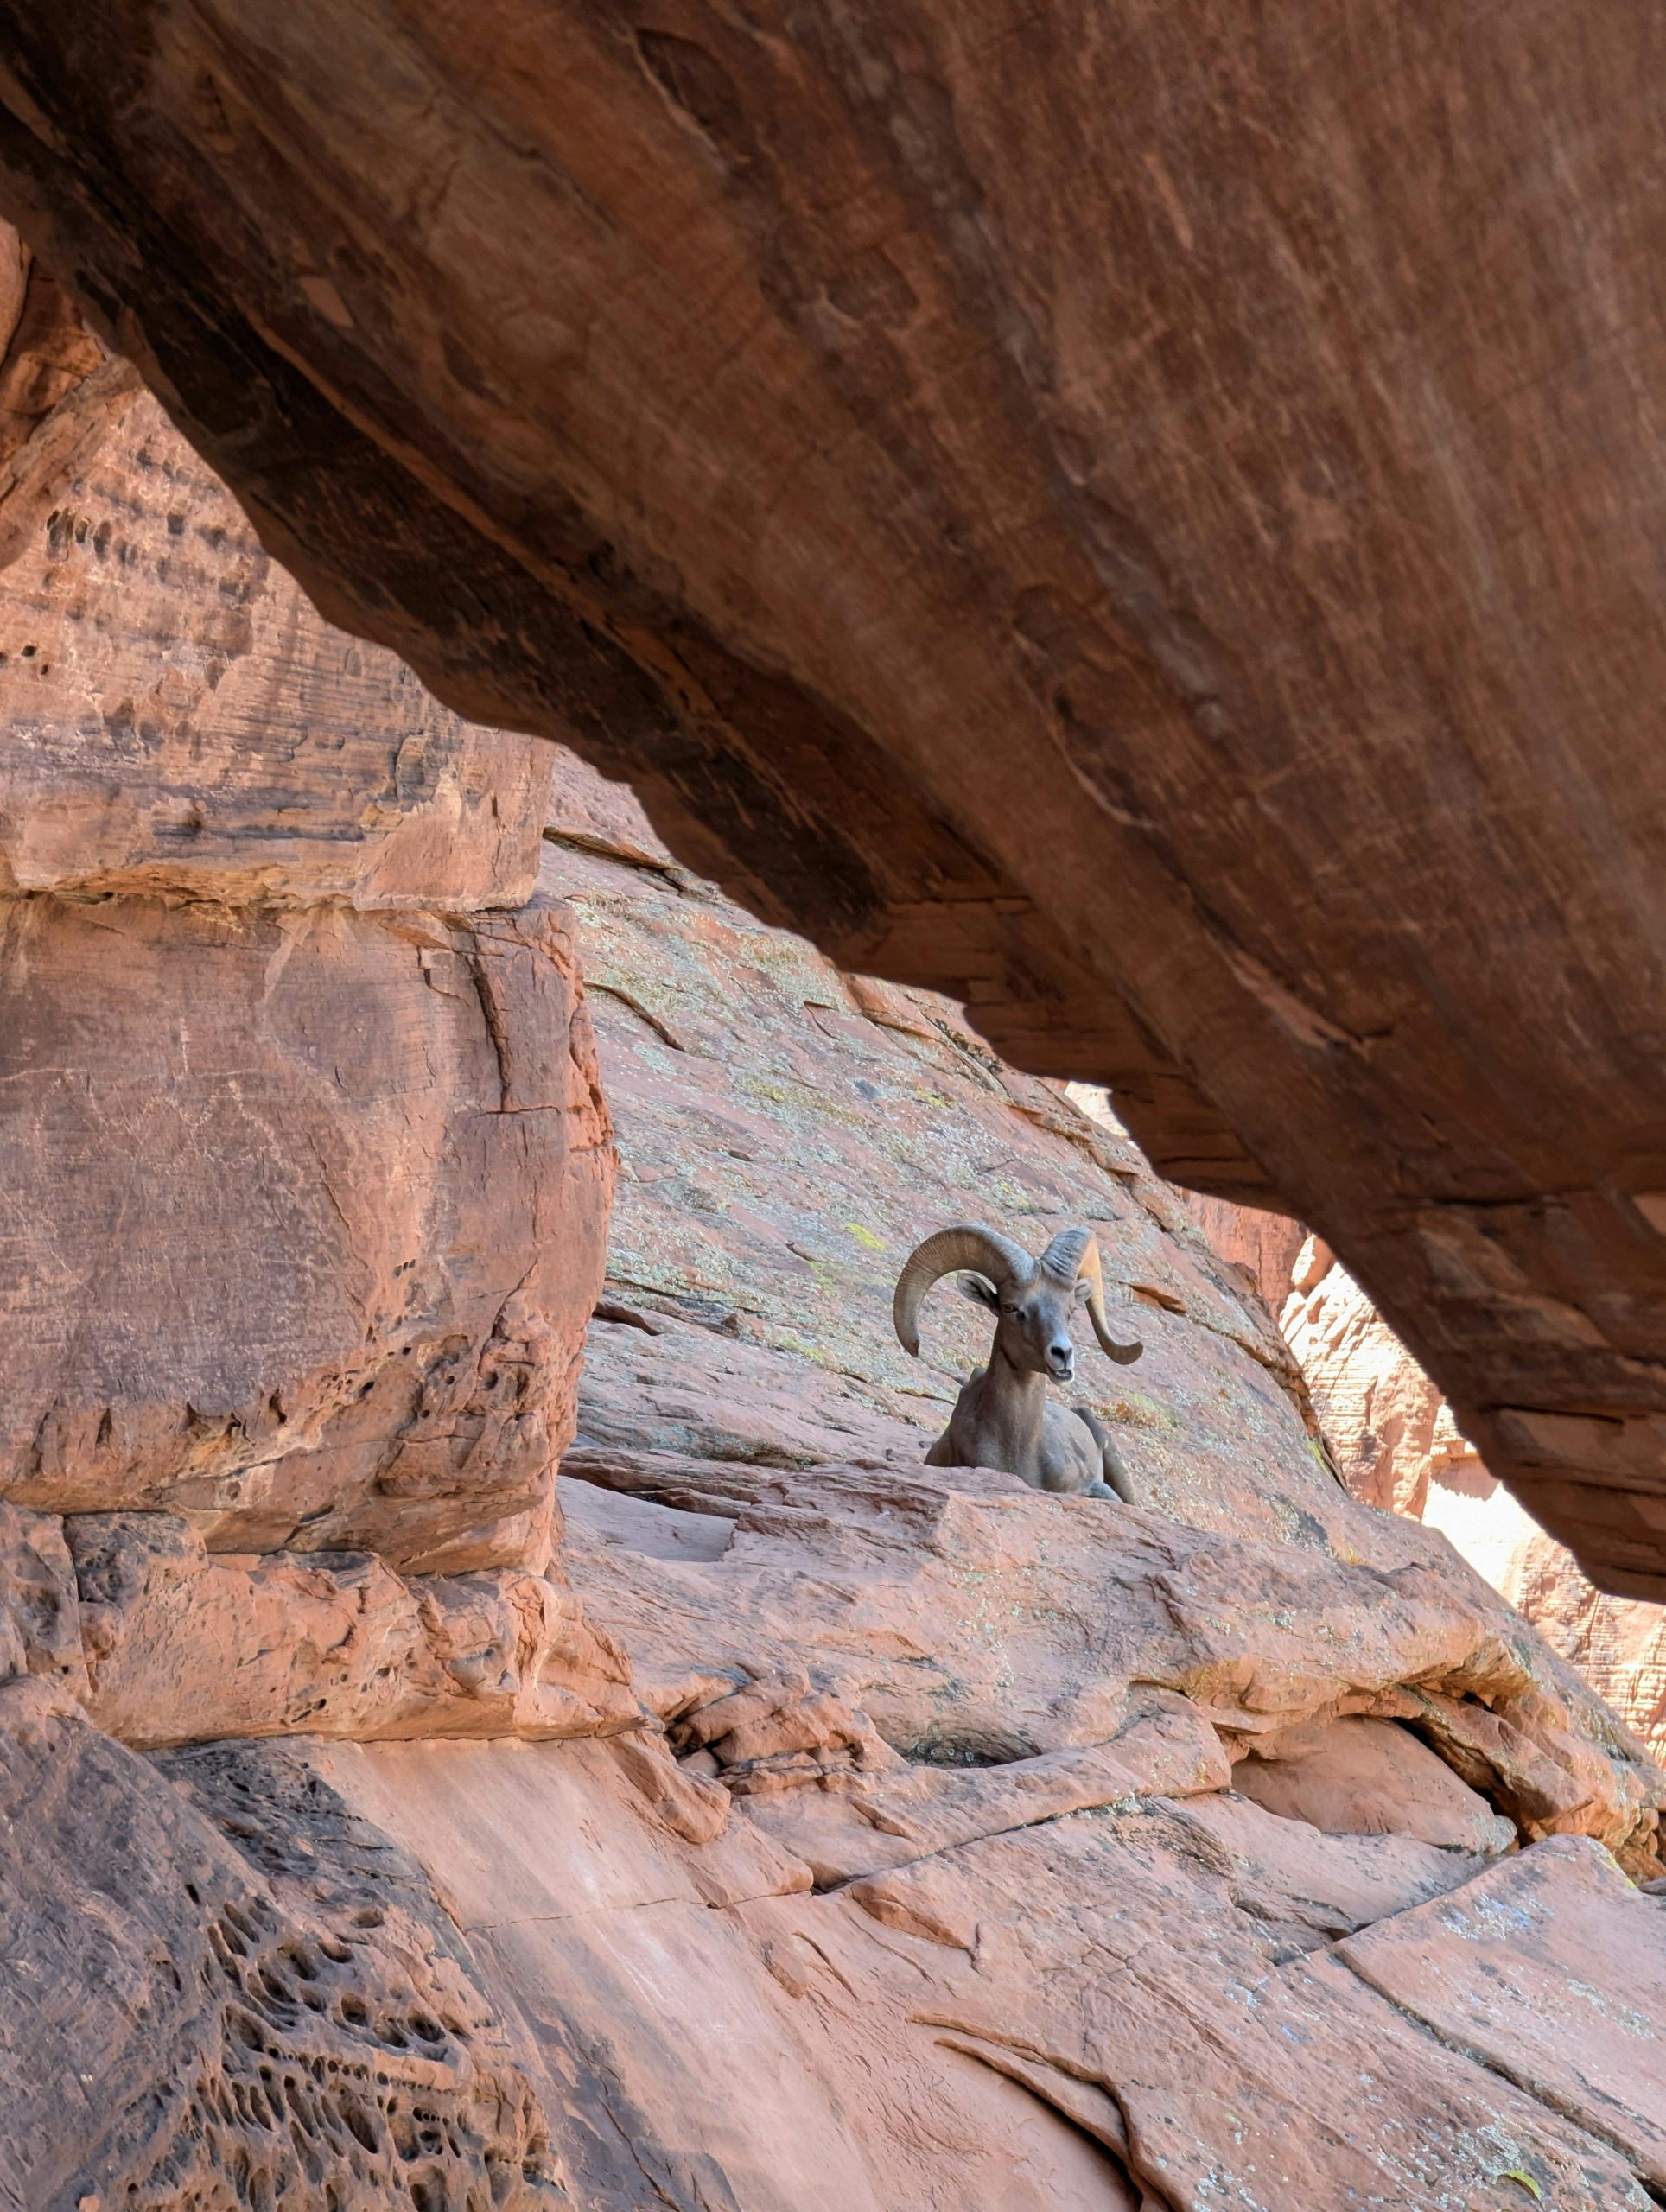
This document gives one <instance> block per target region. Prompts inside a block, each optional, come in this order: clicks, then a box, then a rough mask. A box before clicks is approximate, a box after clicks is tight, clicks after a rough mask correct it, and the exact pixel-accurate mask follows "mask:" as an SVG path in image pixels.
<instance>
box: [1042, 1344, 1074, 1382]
mask: <svg viewBox="0 0 1666 2212" xmlns="http://www.w3.org/2000/svg"><path fill="white" fill-rule="evenodd" d="M1047 1359H1048V1362H1049V1363H1050V1364H1051V1366H1052V1370H1053V1372H1054V1374H1055V1375H1059V1376H1062V1377H1063V1378H1064V1380H1065V1382H1066V1383H1068V1382H1069V1381H1070V1377H1071V1368H1073V1367H1074V1366H1075V1364H1076V1347H1075V1345H1074V1344H1071V1340H1070V1338H1068V1337H1061V1338H1059V1340H1058V1342H1057V1343H1055V1344H1049V1345H1048V1346H1047Z"/></svg>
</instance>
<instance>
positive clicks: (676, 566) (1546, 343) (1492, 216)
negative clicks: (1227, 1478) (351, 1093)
mask: <svg viewBox="0 0 1666 2212" xmlns="http://www.w3.org/2000/svg"><path fill="white" fill-rule="evenodd" d="M0 20H3V22H4V24H5V27H6V29H7V32H8V34H9V36H8V39H7V48H6V50H7V54H8V63H7V72H6V75H5V79H4V83H3V86H0V195H3V199H4V201H5V204H6V206H7V207H8V208H9V210H10V212H11V213H14V214H15V216H16V219H18V220H19V221H20V222H22V223H23V225H24V226H25V227H26V229H27V230H28V232H29V235H30V237H31V238H32V239H33V240H34V242H35V244H36V245H38V246H39V247H40V248H41V250H42V251H44V252H46V253H47V254H48V258H49V259H50V260H51V262H52V264H53V266H54V269H56V270H59V271H60V273H61V274H62V275H63V277H65V279H66V281H67V282H68V283H70V284H71V285H72V286H73V289H74V291H75V293H76V296H77V297H78V299H79V300H80V301H81V302H83V303H84V304H85V306H86V309H87V311H88V312H89V313H90V314H91V315H92V316H93V318H94V319H95V321H97V324H98V327H99V329H100V330H101V331H102V332H103V333H104V334H105V337H106V338H107V339H109V340H111V341H112V342H114V343H117V344H118V346H119V347H120V348H121V349H122V350H123V351H124V352H125V353H128V354H129V355H130V357H131V358H133V359H136V360H137V362H138V363H139V364H140V365H141V366H142V367H143V372H144V373H145V376H146V378H147V380H148V381H149V383H150V385H152V387H153V388H154V389H156V390H158V391H162V393H164V394H165V395H166V397H167V398H168V400H169V405H170V407H171V408H172V409H173V410H175V416H176V417H177V419H178V420H179V421H180V422H181V423H183V424H185V425H186V426H188V429H189V433H190V435H191V436H192V438H193V440H194V442H197V443H198V444H199V445H200V447H201V448H202V449H203V450H205V451H206V452H207V454H209V456H210V457H211V458H212V459H213V461H215V463H216V465H217V466H219V467H221V468H222V469H223V470H224V471H225V473H226V476H227V478H228V480H230V481H231V482H232V485H233V486H234V488H235V489H236V490H237V492H238V494H239V496H240V497H242V498H243V499H245V500H246V501H247V502H248V503H249V505H250V506H251V511H252V512H255V513H256V514H257V516H258V519H259V522H260V526H261V528H262V530H263V532H264V535H265V537H266V540H267V542H268V543H269V544H270V545H271V546H272V547H274V548H275V549H276V550H279V551H280V552H282V553H283V555H284V556H285V557H286V558H287V559H289V561H290V562H291V563H293V564H294V565H295V566H296V569H297V571H298V573H300V574H301V575H302V577H303V579H304V580H305V581H306V582H308V585H309V587H310V588H312V589H313V590H314V591H315V596H316V597H317V598H318V600H319V602H320V604H321V605H323V606H324V607H326V608H327V610H328V611H330V612H331V613H333V614H334V615H335V617H336V618H337V619H339V620H342V621H344V622H345V623H347V624H348V625H349V626H352V627H354V628H356V629H359V630H362V631H364V632H366V633H368V634H371V635H372V636H375V637H377V638H378V639H379V640H380V641H381V642H382V643H384V644H387V645H393V646H395V647H396V648H397V649H398V650H399V651H401V652H404V654H405V655H406V657H407V658H410V660H411V661H412V663H413V664H415V665H416V666H417V667H418V668H420V669H421V670H422V671H423V672H424V673H425V674H426V675H427V677H429V680H430V681H431V682H432V683H434V684H435V685H436V688H437V689H438V690H440V691H441V692H442V695H443V696H446V697H448V699H449V700H451V701H452V702H453V703H455V704H456V705H458V706H459V707H460V708H461V709H463V710H464V711H466V712H467V713H470V714H472V715H476V716H478V717H479V718H480V719H481V720H484V721H502V722H507V723H509V724H511V725H512V726H517V727H527V728H537V729H541V730H543V731H544V732H545V733H546V734H551V735H555V736H566V735H569V734H576V735H577V738H578V740H579V741H580V742H581V743H582V746H583V747H584V748H585V749H586V750H587V751H588V753H589V755H590V756H591V757H592V758H593V759H595V760H597V761H598V762H600V763H601V764H602V765H605V766H609V767H611V768H612V769H614V771H616V772H620V773H624V774H628V775H629V776H630V777H632V778H633V779H637V780H639V782H640V784H641V785H642V787H643V788H644V790H645V791H647V792H648V793H649V794H650V798H651V804H652V810H653V811H654V814H655V817H656V819H657V820H658V821H659V822H660V823H661V825H662V827H663V828H664V829H665V831H666V834H667V835H668V836H671V838H672V841H673V842H674V843H675V844H676V846H677V850H678V852H679V853H680V854H682V855H684V857H685V858H686V859H688V860H689V861H690V862H691V863H692V864H693V865H696V866H697V867H698V868H701V869H702V870H703V872H704V873H706V874H710V875H713V876H715V877H720V878H721V879H722V880H724V881H725V882H726V883H727V885H728V887H729V888H730V889H731V890H734V891H736V892H738V893H740V894H741V896H742V897H743V898H745V899H747V902H748V903H749V904H750V905H751V906H753V907H754V911H757V912H761V913H764V914H766V915H767V916H768V917H769V918H771V919H773V920H778V921H784V922H786V923H789V924H790V925H792V926H795V927H797V928H799V929H802V930H804V931H807V932H808V933H809V934H810V935H811V936H812V937H814V938H817V941H818V942H819V943H820V944H822V945H823V948H824V949H827V950H830V951H831V952H832V953H833V954H834V955H835V957H836V958H837V959H838V961H839V962H840V963H841V964H842V965H843V966H844V967H846V968H849V969H861V970H863V971H868V970H877V971H879V972H881V973H886V974H888V975H891V976H895V977H900V978H901V979H903V980H905V981H908V982H916V983H924V984H929V985H932V986H933V987H935V988H942V989H944V990H946V991H947V992H949V994H950V995H952V996H953V997H955V998H956V999H957V1000H963V1001H966V1002H968V1003H969V1004H970V1005H972V1007H974V1018H975V1019H976V1022H977V1024H978V1026H979V1027H980V1029H981V1031H982V1033H983V1034H984V1035H985V1036H986V1037H988V1038H989V1039H990V1040H991V1042H992V1043H993V1044H994V1045H995V1046H996V1048H997V1049H998V1050H1000V1051H1001V1052H1004V1053H1005V1054H1006V1055H1007V1056H1008V1058H1010V1059H1012V1060H1014V1061H1016V1062H1017V1063H1019V1064H1020V1065H1026V1066H1028V1067H1029V1068H1031V1069H1033V1070H1035V1071H1040V1072H1043V1073H1052V1074H1058V1075H1065V1076H1080V1077H1091V1078H1095V1079H1097V1080H1099V1081H1102V1082H1107V1083H1110V1084H1111V1085H1112V1086H1113V1087H1114V1088H1115V1089H1116V1091H1117V1093H1118V1095H1119V1096H1120V1097H1121V1098H1122V1102H1123V1105H1124V1108H1125V1110H1126V1112H1127V1114H1128V1116H1129V1119H1130V1126H1131V1127H1132V1128H1134V1130H1135V1135H1137V1136H1138V1137H1139V1138H1140V1140H1141V1142H1142V1143H1143V1144H1144V1145H1145V1147H1146V1148H1147V1150H1148V1153H1149V1154H1150V1156H1151V1157H1152V1158H1153V1159H1154V1160H1155V1161H1156V1162H1157V1164H1158V1165H1159V1166H1160V1168H1161V1169H1162V1170H1163V1172H1164V1173H1167V1174H1169V1175H1171V1176H1173V1177H1175V1178H1176V1179H1179V1180H1181V1181H1183V1182H1186V1183H1187V1184H1190V1185H1193V1186H1196V1187H1199V1188H1203V1189H1205V1190H1212V1191H1214V1192H1218V1193H1220V1194H1223V1195H1225V1196H1228V1197H1231V1198H1250V1199H1255V1198H1261V1199H1263V1200H1265V1199H1268V1198H1271V1199H1274V1200H1276V1201H1281V1203H1283V1204H1284V1205H1286V1206H1288V1209H1289V1210H1290V1211H1292V1212H1293V1213H1294V1214H1295V1215H1297V1216H1299V1217H1300V1218H1301V1219H1303V1220H1305V1221H1307V1222H1309V1223H1311V1224H1313V1226H1314V1227H1315V1228H1317V1229H1318V1230H1320V1231H1321V1232H1322V1233H1323V1234H1324V1235H1325V1236H1326V1237H1327V1238H1329V1239H1330V1241H1331V1242H1332V1243H1333V1245H1334V1246H1335V1248H1336V1249H1338V1251H1339V1252H1340V1253H1341V1254H1342V1255H1344V1256H1345V1259H1346V1261H1347V1262H1348V1264H1349V1265H1350V1267H1351V1268H1352V1269H1353V1270H1354V1271H1355V1272H1356V1274H1358V1279H1359V1280H1360V1281H1362V1282H1363V1283H1364V1284H1365V1285H1366V1286H1367V1287H1368V1288H1369V1290H1370V1293H1371V1295H1372V1296H1373V1298H1374V1299H1375V1300H1376V1301H1377V1303H1378V1304H1379V1306H1381V1308H1382V1310H1383V1312H1384V1313H1385V1314H1387V1315H1388V1317H1389V1319H1390V1321H1391V1322H1392V1324H1393V1325H1394V1326H1395V1327H1396V1330H1397V1331H1398V1332H1400V1333H1401V1334H1402V1336H1403V1337H1404V1338H1405V1339H1406V1341H1407V1342H1408V1343H1409V1344H1411V1345H1412V1346H1413V1348H1414V1350H1415V1352H1416V1353H1417V1355H1418V1357H1419V1358H1420V1360H1421V1362H1422V1363H1424V1364H1425V1366H1426V1367H1427V1368H1428V1371H1429V1373H1430V1374H1431V1375H1433V1376H1434V1377H1435V1378H1436V1380H1437V1383H1438V1384H1439V1386H1440V1389H1441V1390H1442V1392H1443V1393H1444V1394H1445V1395H1447V1397H1448V1398H1449V1399H1450V1401H1451V1402H1452V1403H1453V1406H1454V1407H1455V1408H1457V1410H1458V1413H1459V1418H1460V1422H1461V1425H1462V1427H1463V1428H1464V1429H1465V1431H1466V1433H1469V1434H1472V1435H1473V1436H1475V1437H1476V1438H1477V1439H1478V1441H1479V1443H1480V1445H1481V1446H1482V1448H1483V1450H1484V1452H1485V1456H1486V1459H1487V1462H1488V1465H1490V1466H1491V1467H1492V1468H1493V1469H1494V1470H1495V1471H1497V1472H1498V1473H1499V1474H1500V1475H1502V1476H1504V1478H1507V1479H1508V1480H1509V1481H1510V1483H1511V1484H1514V1485H1516V1486H1517V1488H1518V1490H1519V1491H1520V1494H1521V1496H1522V1497H1523V1501H1524V1502H1525V1503H1527V1504H1528V1505H1529V1509H1530V1510H1532V1511H1533V1513H1534V1514H1535V1516H1536V1518H1537V1519H1538V1520H1540V1521H1541V1522H1542V1524H1543V1525H1544V1526H1545V1527H1547V1528H1548V1529H1550V1530H1551V1531H1552V1532H1553V1533H1554V1534H1555V1535H1557V1536H1558V1537H1559V1538H1561V1540H1563V1541H1567V1542H1568V1543H1569V1544H1570V1545H1571V1546H1572V1547H1573V1548H1574V1550H1575V1551H1576V1552H1577V1554H1579V1555H1580V1558H1581V1560H1583V1562H1584V1563H1585V1565H1586V1567H1587V1570H1588V1571H1589V1573H1591V1574H1592V1575H1593V1578H1594V1579H1595V1580H1598V1581H1599V1583H1601V1584H1602V1585H1603V1586H1605V1587H1606V1588H1609V1589H1611V1590H1613V1591H1616V1592H1621V1593H1623V1594H1628V1595H1631V1596H1659V1595H1660V1594H1661V1593H1662V1589H1663V1580H1662V1569H1663V1551H1666V1472H1663V1469H1666V1134H1663V1128H1662V1117H1661V1110H1660V1096H1659V1053H1658V1049H1657V1042H1656V1039H1657V1032H1658V1020H1659V1001H1660V977H1659V961H1658V947H1659V944H1660V937H1661V915H1660V909H1659V886H1660V883H1661V881H1662V879H1663V871H1662V868H1661V832H1660V823H1661V821H1662V819H1663V812H1666V783H1663V777H1666V766H1663V757H1662V749H1661V747H1660V746H1659V744H1658V741H1657V731H1656V713H1655V707H1654V701H1655V699H1656V696H1657V692H1658V689H1659V686H1658V683H1657V682H1656V681H1652V680H1651V678H1652V677H1654V676H1655V675H1656V671H1658V668H1659V665H1660V652H1661V645H1660V635H1659V626H1658V623H1657V620H1656V606H1657V604H1658V599H1659V589H1658V584H1659V570H1660V563H1659V550H1658V548H1659V537H1660V533H1659V527H1658V524H1659V516H1658V502H1657V493H1656V486H1657V480H1658V471H1657V465H1656V463H1657V455H1656V436H1655V431H1654V428H1653V418H1652V416H1651V414H1650V410H1649V409H1648V408H1646V407H1640V406H1639V405H1638V404H1637V393H1638V392H1639V391H1646V390H1649V389H1650V388H1651V385H1652V382H1653V379H1654V377H1655V375H1656V370H1657V357H1658V348H1659V342H1660V328H1659V326H1660V311H1659V302H1658V297H1657V294H1656V289H1655V283H1654V270H1655V267H1656V238H1655V228H1656V215H1657V211H1656V200H1655V193H1654V188H1653V184H1652V175H1653V170H1652V163H1653V160H1654V154H1655V149H1656V145H1657V143H1658V141H1659V137H1660V125H1661V118H1660V114H1659V97H1658V87H1659V86H1660V83H1661V80H1662V75H1663V69H1662V56H1661V52H1660V33H1659V28H1658V24H1657V22H1656V18H1655V16H1654V15H1653V12H1652V11H1651V10H1647V9H1639V8H1637V7H1636V6H1634V5H1630V4H1626V0H1595V4H1593V6H1592V7H1590V8H1587V9H1585V10H1580V14H1579V16H1578V17H1577V20H1575V19H1574V17H1572V16H1570V15H1569V13H1568V11H1567V10H1565V9H1559V8H1555V7H1550V6H1544V5H1538V6H1529V7H1528V8H1527V9H1526V10H1522V9H1510V10H1504V9H1497V8H1471V9H1465V10H1459V11H1457V12H1456V13H1455V14H1452V13H1448V14H1446V15H1443V16H1440V18H1439V19H1438V26H1437V24H1436V21H1435V19H1434V18H1427V17H1425V16H1422V15H1420V14H1416V13H1412V14H1408V11H1407V10H1404V9H1403V8H1399V7H1395V6H1390V5H1389V4H1386V0H1364V4H1363V5H1362V4H1351V5H1348V6H1343V5H1340V4H1338V0H1319V4H1317V5H1314V6H1311V7H1304V8H1300V9H1281V10H1264V11H1261V12H1259V13H1258V14H1256V16H1254V17H1253V19H1252V20H1250V21H1249V22H1246V21H1245V19H1244V16H1243V10H1240V9H1237V8H1231V7H1227V6H1224V5H1222V4H1220V0H1183V4H1179V5H1175V6H1170V7H1167V8H1160V9H1159V8H1154V7H1149V6H1147V7H1135V6H1132V5H1123V6H1121V7H1117V8H1114V9H1111V10H1106V9H1105V8H1103V6H1101V5H1098V4H1086V0H1071V3H1070V4H1063V5H1059V6H1054V7H1051V8H1048V9H1046V10H1028V11H1027V12H1026V11H1024V10H1018V9H995V10H979V11H976V12H975V13H974V14H973V15H972V16H970V18H969V16H968V14H967V10H965V8H964V7H963V5H957V4H952V0H883V4H881V0H851V4H849V5H846V6H844V7H843V8H842V9H841V10H839V12H838V14H837V16H836V20H833V21H830V22H828V21H823V20H821V19H820V18H819V17H815V18H807V17H806V16H804V13H803V11H802V10H796V9H793V8H791V7H789V6H786V5H785V4H781V3H780V0H777V4H773V5H770V4H760V5H758V6H754V7H750V8H747V9H746V10H739V11H735V10H724V9H722V8H718V7H714V6H711V5H709V4H706V0H665V4H664V6H663V7H662V8H661V9H659V10H658V11H656V12H654V13H653V14H652V16H644V17H643V18H641V19H640V20H638V19H636V18H634V17H633V18H632V19H631V20H628V21H626V20H625V19H623V18H622V17H620V16H619V15H618V14H617V12H616V11H614V10H605V9H603V10H597V9H587V8H563V9H553V10H551V9H544V10H531V9H528V8H527V7H526V6H525V5H524V4H519V0H510V3H509V4H503V3H502V0H489V4H486V5H485V6H483V7H477V8H474V9H469V10H460V9H457V8H455V6H451V5H448V4H443V3H442V0H364V3H363V4H361V5H359V6H358V7H356V8H355V9H354V10H353V18H352V23H351V26H350V28H349V29H347V30H344V29H343V27H342V23H341V22H340V10H339V9H337V8H334V7H332V6H330V5H329V4H327V0H297V3H296V4H293V5H290V6H288V7H286V8H284V9H283V10H280V11H276V12H274V11H251V10H246V9H243V8H238V7H236V6H232V5H230V4H227V0H204V4H203V5H202V6H201V7H200V8H194V9H191V10H185V9H182V8H181V7H180V6H178V5H177V4H175V0H82V4H81V5H80V6H79V7H78V8H77V9H76V10H74V11H73V15H71V16H66V14H65V13H64V12H63V11H60V10H53V9H50V8H42V7H41V6H40V5H39V4H38V0H10V4H9V5H8V6H7V7H6V8H5V10H3V16H0ZM1108 119H1109V120H1108Z"/></svg>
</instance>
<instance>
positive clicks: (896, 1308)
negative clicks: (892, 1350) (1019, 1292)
mask: <svg viewBox="0 0 1666 2212" xmlns="http://www.w3.org/2000/svg"><path fill="white" fill-rule="evenodd" d="M959 1268H967V1269H969V1270H970V1271H971V1272H972V1273H974V1274H980V1275H988V1276H989V1280H990V1281H992V1282H993V1283H994V1284H995V1286H996V1287H997V1288H999V1287H1000V1286H1001V1285H1002V1284H1003V1283H1008V1282H1021V1283H1024V1282H1028V1281H1029V1280H1030V1278H1031V1276H1032V1275H1033V1274H1034V1272H1035V1262H1034V1261H1033V1259H1031V1257H1030V1255H1029V1254H1028V1253H1027V1251H1026V1250H1025V1249H1024V1248H1023V1246H1022V1245H1021V1244H1014V1243H1013V1241H1012V1239H1011V1237H1010V1236H997V1234H996V1233H995V1230H993V1229H985V1228H984V1227H983V1226H982V1224H981V1223H978V1222H961V1223H958V1224H957V1225H956V1226H955V1227H954V1228H953V1229H939V1230H938V1232H937V1235H936V1236H928V1237H927V1238H926V1240H925V1243H923V1244H920V1245H917V1246H916V1247H915V1249H914V1250H913V1251H912V1252H911V1253H910V1255H908V1261H907V1264H906V1266H905V1267H904V1268H903V1271H902V1273H901V1274H900V1275H899V1276H898V1277H897V1289H896V1295H895V1297H894V1298H893V1300H891V1319H892V1321H893V1324H894V1325H895V1327H896V1332H897V1338H898V1341H899V1343H900V1344H901V1346H902V1348H903V1350H904V1351H906V1352H912V1354H913V1356H914V1357H915V1358H916V1359H918V1358H919V1307H920V1300H922V1299H923V1298H924V1297H925V1294H926V1292H927V1291H928V1290H930V1288H931V1287H932V1284H933V1283H934V1282H937V1281H940V1279H941V1278H942V1277H943V1276H944V1275H951V1274H955V1273H956V1271H957V1269H959Z"/></svg>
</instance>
